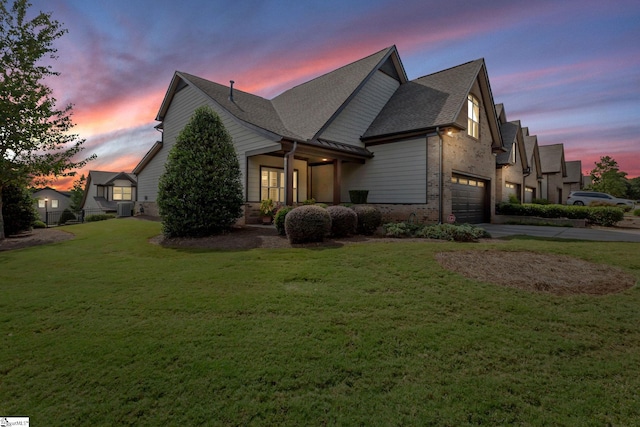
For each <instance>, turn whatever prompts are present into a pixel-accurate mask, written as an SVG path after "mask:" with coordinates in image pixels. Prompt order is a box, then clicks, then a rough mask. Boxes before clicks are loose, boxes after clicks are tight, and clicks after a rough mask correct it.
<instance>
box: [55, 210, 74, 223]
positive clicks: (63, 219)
mask: <svg viewBox="0 0 640 427" xmlns="http://www.w3.org/2000/svg"><path fill="white" fill-rule="evenodd" d="M75 220H76V216H75V215H74V214H73V212H71V210H70V209H65V210H63V211H62V214H61V215H60V219H59V220H58V225H65V224H66V223H67V221H75Z"/></svg>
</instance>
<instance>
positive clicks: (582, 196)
mask: <svg viewBox="0 0 640 427" xmlns="http://www.w3.org/2000/svg"><path fill="white" fill-rule="evenodd" d="M593 202H604V203H610V204H612V205H625V206H630V207H631V208H632V209H633V207H634V205H635V202H634V201H633V200H628V199H619V198H617V197H613V196H612V195H611V194H607V193H598V192H596V191H572V192H571V193H569V198H568V199H567V204H568V205H578V206H585V205H586V206H589V205H590V204H591V203H593Z"/></svg>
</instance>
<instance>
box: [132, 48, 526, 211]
mask: <svg viewBox="0 0 640 427" xmlns="http://www.w3.org/2000/svg"><path fill="white" fill-rule="evenodd" d="M204 105H206V106H209V107H211V108H212V109H213V110H215V111H216V112H217V114H218V115H219V116H220V118H221V120H222V122H223V123H224V125H225V127H226V128H227V130H228V131H229V133H230V134H231V136H232V138H233V142H234V146H235V149H236V153H237V155H238V158H239V162H240V168H241V173H242V181H243V187H244V198H245V201H246V205H245V219H247V220H249V221H250V220H251V219H252V213H253V212H255V211H257V208H258V205H259V203H260V201H261V200H262V199H265V198H271V199H273V200H274V201H276V202H279V203H285V204H288V205H291V204H295V203H299V202H302V201H304V200H305V199H310V198H314V199H316V200H317V201H318V202H327V203H333V204H338V203H343V202H349V190H368V191H369V198H368V202H369V203H374V204H376V205H377V206H378V207H379V208H380V209H381V210H382V212H383V214H384V216H385V220H394V219H397V220H407V219H409V218H410V217H413V216H415V217H416V219H417V220H418V221H419V222H437V221H446V220H447V218H448V217H449V215H450V214H455V216H456V217H457V220H458V221H459V222H473V223H477V222H485V221H490V220H491V218H492V216H493V214H494V212H495V210H494V209H495V208H494V203H495V194H496V192H495V175H496V163H495V157H494V154H499V153H502V152H503V151H504V148H503V143H502V138H501V134H500V124H499V122H498V117H497V115H496V111H495V107H494V105H495V103H494V101H493V96H492V93H491V86H490V84H489V77H488V74H487V70H486V66H485V63H484V60H483V59H479V60H476V61H472V62H468V63H465V64H462V65H459V66H457V67H453V68H450V69H447V70H444V71H440V72H437V73H434V74H430V75H427V76H424V77H420V78H418V79H415V80H412V81H409V80H408V79H407V76H406V74H405V71H404V67H403V65H402V62H401V60H400V57H399V55H398V52H397V50H396V47H395V46H392V47H389V48H387V49H383V50H381V51H379V52H377V53H374V54H373V55H370V56H368V57H366V58H363V59H361V60H358V61H356V62H353V63H351V64H348V65H345V66H344V67H341V68H339V69H337V70H334V71H332V72H330V73H327V74H325V75H322V76H320V77H317V78H315V79H313V80H311V81H308V82H306V83H303V84H300V85H298V86H295V87H294V88H292V89H289V90H287V91H285V92H284V93H282V94H280V95H278V96H277V97H275V98H273V99H271V100H268V99H264V98H261V97H259V96H256V95H252V94H250V93H247V92H243V91H240V90H237V89H235V88H233V83H232V84H231V87H228V86H225V85H221V84H218V83H214V82H211V81H208V80H205V79H202V78H200V77H196V76H193V75H191V74H187V73H184V72H179V71H178V72H176V73H175V74H174V76H173V79H172V80H171V83H170V85H169V88H168V90H167V93H166V95H165V97H164V100H163V102H162V105H161V106H160V110H159V112H158V115H157V117H156V120H158V121H160V122H161V123H160V124H159V125H158V128H159V129H161V130H162V131H163V134H162V141H160V142H157V143H156V144H155V145H154V146H153V147H152V149H151V150H150V151H149V152H148V153H147V154H146V155H145V157H144V158H143V159H142V160H141V162H140V163H139V164H138V166H136V168H135V169H134V171H133V172H134V174H135V175H136V176H137V182H138V199H137V200H138V203H139V204H140V205H141V206H143V207H144V209H145V212H148V213H150V214H157V206H156V200H157V194H158V181H159V178H160V176H161V174H162V173H163V171H164V166H165V162H166V161H167V156H168V153H169V151H170V150H171V148H172V147H173V145H174V143H175V141H176V137H177V135H178V133H179V132H180V131H181V130H182V129H183V128H184V126H185V125H186V124H187V123H188V121H189V119H190V118H191V116H192V114H193V112H194V110H195V109H196V108H198V107H200V106H204ZM519 149H520V148H518V150H519Z"/></svg>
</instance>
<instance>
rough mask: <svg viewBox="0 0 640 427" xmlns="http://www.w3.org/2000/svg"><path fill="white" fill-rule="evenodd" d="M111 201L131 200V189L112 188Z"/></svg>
mask: <svg viewBox="0 0 640 427" xmlns="http://www.w3.org/2000/svg"><path fill="white" fill-rule="evenodd" d="M113 200H131V187H113Z"/></svg>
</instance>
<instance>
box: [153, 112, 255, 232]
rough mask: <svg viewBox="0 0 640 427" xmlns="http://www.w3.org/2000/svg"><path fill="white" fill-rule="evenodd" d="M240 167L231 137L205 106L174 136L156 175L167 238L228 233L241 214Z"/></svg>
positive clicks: (216, 117)
mask: <svg viewBox="0 0 640 427" xmlns="http://www.w3.org/2000/svg"><path fill="white" fill-rule="evenodd" d="M242 205H243V197H242V184H241V179H240V163H239V162H238V157H237V155H236V152H235V149H234V147H233V142H232V139H231V136H230V135H229V133H228V132H227V130H226V129H225V127H224V124H223V123H222V120H220V117H218V115H217V114H216V113H215V112H214V111H213V110H212V109H211V108H209V107H200V108H198V109H197V110H196V111H195V112H194V114H193V116H192V118H191V120H190V121H189V123H187V125H186V126H185V127H184V129H183V130H182V131H181V132H180V134H179V135H178V138H177V139H176V143H175V145H174V146H173V148H172V149H171V152H170V153H169V158H168V159H167V163H166V169H165V172H164V174H163V175H162V176H161V177H160V184H159V189H158V207H159V208H160V216H161V217H162V225H163V232H164V234H165V235H166V236H167V237H203V236H209V235H213V234H220V233H222V232H224V231H225V230H227V229H229V228H230V227H231V226H232V225H233V224H234V223H235V221H236V220H237V219H238V218H239V217H240V215H241V214H242Z"/></svg>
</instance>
